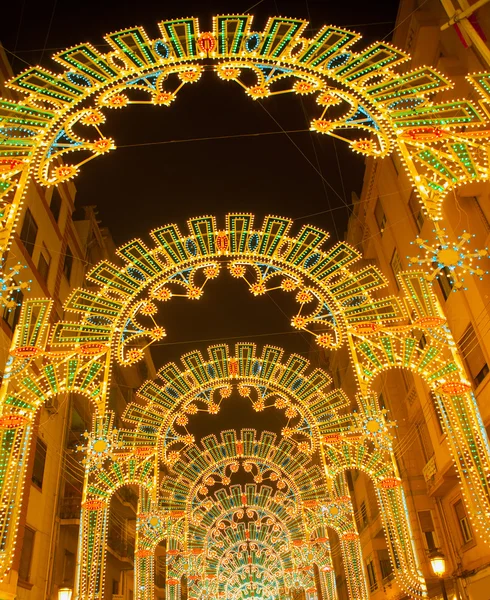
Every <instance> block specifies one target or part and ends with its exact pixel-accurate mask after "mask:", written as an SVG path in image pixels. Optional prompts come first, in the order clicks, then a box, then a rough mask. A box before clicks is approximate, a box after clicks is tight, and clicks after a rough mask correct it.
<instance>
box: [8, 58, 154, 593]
mask: <svg viewBox="0 0 490 600" xmlns="http://www.w3.org/2000/svg"><path fill="white" fill-rule="evenodd" d="M12 75H13V73H12V71H11V68H10V65H9V61H8V59H7V56H6V53H5V51H4V50H3V48H1V47H0V95H1V96H2V97H3V98H7V99H9V98H10V99H11V98H13V97H14V94H13V92H12V91H11V90H9V89H7V88H5V86H4V85H3V82H4V81H5V80H7V79H9V78H10V77H12ZM75 198H76V188H75V186H74V185H73V184H72V183H65V184H60V185H59V186H56V187H53V188H49V189H48V188H43V187H41V186H38V185H33V186H29V192H28V196H27V197H26V198H25V200H24V208H23V211H22V214H21V216H20V219H19V223H18V226H17V232H16V234H15V239H14V243H13V244H12V247H11V249H10V251H9V253H8V257H7V259H6V271H7V272H9V270H10V268H11V267H12V268H13V269H14V270H18V269H17V267H18V264H19V263H21V264H22V265H27V267H26V268H21V269H19V272H18V274H16V275H14V282H15V283H16V284H18V286H19V290H18V291H16V292H14V294H13V297H12V301H9V302H7V303H5V302H3V305H2V306H1V307H0V317H1V318H0V364H2V365H4V364H6V362H7V359H8V351H9V348H10V346H11V343H12V336H13V334H14V330H15V325H16V324H17V321H18V319H19V315H20V303H21V301H22V299H23V297H26V298H28V297H34V298H36V297H46V298H51V299H52V300H53V301H54V314H55V316H54V320H53V324H54V322H55V321H56V320H59V319H61V318H63V315H64V313H63V304H64V302H65V300H66V299H67V297H68V296H69V294H70V293H71V291H72V290H73V289H74V288H76V287H78V286H81V285H84V284H85V276H86V274H87V272H88V271H90V269H91V267H93V266H94V265H95V264H96V263H98V262H99V261H100V260H101V259H103V258H106V257H111V258H112V257H113V254H114V251H115V246H114V243H113V241H112V238H111V236H110V233H109V232H108V231H107V229H104V228H103V227H101V226H100V224H99V222H98V220H97V214H96V210H95V209H94V208H93V207H85V208H83V209H79V210H76V207H75ZM22 282H23V283H22ZM154 375H155V372H154V367H153V363H152V362H151V357H150V355H149V354H148V356H147V357H146V360H145V361H144V362H142V363H140V364H139V365H138V366H135V367H130V368H127V369H124V370H120V369H119V370H118V369H116V372H115V373H114V382H113V385H112V393H111V400H110V402H111V408H112V409H113V410H114V412H115V413H116V414H118V415H120V414H122V413H123V411H124V407H125V406H126V404H127V402H129V401H130V400H131V399H132V398H133V394H134V391H135V390H136V389H137V388H138V387H139V386H140V385H141V383H142V382H143V381H144V379H146V378H147V377H150V378H151V377H154ZM92 413H93V407H91V406H90V405H89V404H88V403H87V399H86V398H84V397H81V396H80V397H79V396H77V395H76V394H67V395H65V396H64V397H57V398H56V399H54V400H53V402H51V403H48V404H46V405H44V406H43V408H42V409H41V410H40V412H39V414H38V417H37V426H36V432H35V436H34V439H35V441H34V442H33V444H32V447H31V460H30V465H31V470H30V473H29V475H28V477H27V484H26V487H25V490H24V499H25V502H24V507H25V509H24V512H23V514H22V519H21V523H20V529H19V538H18V541H17V546H16V555H15V562H14V567H13V569H12V571H11V573H10V575H9V577H8V579H7V580H6V581H4V582H2V583H0V599H2V600H11V599H13V598H18V599H19V600H20V599H22V598H26V599H27V598H29V599H30V600H34V599H36V600H42V599H48V598H49V599H51V598H53V599H56V598H58V589H59V588H62V587H64V586H67V587H70V588H73V585H74V578H75V569H76V553H77V545H78V531H79V517H80V505H81V502H82V489H83V480H84V465H83V464H82V458H83V455H82V453H81V452H79V451H77V448H78V447H79V446H80V445H82V444H83V441H84V437H83V434H84V433H85V432H86V431H90V430H91V428H92V416H93V415H92ZM118 425H120V423H118ZM137 498H138V495H137V491H136V490H132V489H129V488H127V489H126V488H124V489H121V490H120V491H119V492H118V493H117V494H116V495H115V497H114V499H113V501H112V502H113V506H112V510H111V515H112V516H111V522H110V526H109V529H110V531H109V538H110V542H109V556H108V561H107V589H106V597H107V598H111V597H112V598H117V597H120V598H125V599H130V598H132V589H133V574H132V568H133V557H134V544H135V519H136V510H137ZM162 585H163V584H162Z"/></svg>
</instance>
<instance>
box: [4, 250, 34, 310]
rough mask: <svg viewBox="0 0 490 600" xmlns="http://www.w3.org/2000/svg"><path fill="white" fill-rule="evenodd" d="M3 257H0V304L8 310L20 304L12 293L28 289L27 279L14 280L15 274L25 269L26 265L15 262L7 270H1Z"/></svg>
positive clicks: (28, 282)
mask: <svg viewBox="0 0 490 600" xmlns="http://www.w3.org/2000/svg"><path fill="white" fill-rule="evenodd" d="M3 262H4V260H3V259H0V306H3V307H5V308H6V309H7V310H8V311H9V312H10V311H11V310H13V309H14V308H15V307H16V306H20V303H19V302H17V300H15V299H14V297H15V296H14V294H15V293H16V292H20V291H21V290H27V291H29V290H30V287H29V284H30V283H31V280H29V281H16V278H17V275H19V273H20V272H21V271H22V269H26V268H27V265H23V264H21V263H17V264H16V265H15V266H13V267H10V268H9V271H8V272H3V271H2V270H1V266H2V263H3Z"/></svg>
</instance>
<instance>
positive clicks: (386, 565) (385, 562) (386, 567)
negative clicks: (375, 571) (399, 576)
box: [378, 548, 393, 579]
mask: <svg viewBox="0 0 490 600" xmlns="http://www.w3.org/2000/svg"><path fill="white" fill-rule="evenodd" d="M378 559H379V568H380V569H381V577H382V578H383V579H387V578H388V577H391V575H392V573H393V567H392V566H391V560H390V555H389V554H388V550H386V548H384V549H383V550H378Z"/></svg>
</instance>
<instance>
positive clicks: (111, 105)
mask: <svg viewBox="0 0 490 600" xmlns="http://www.w3.org/2000/svg"><path fill="white" fill-rule="evenodd" d="M252 21H253V17H252V16H251V15H230V16H226V15H224V16H217V17H214V18H213V21H212V28H211V31H205V32H202V33H201V30H200V25H199V22H198V20H197V19H195V18H186V19H176V20H174V21H164V22H161V23H159V24H158V26H159V29H160V32H159V35H158V36H157V37H156V38H155V39H150V37H149V36H148V34H147V33H146V32H145V31H144V30H143V29H142V28H141V27H136V28H132V29H127V30H123V31H119V32H115V33H111V34H109V35H107V36H106V37H105V40H106V42H107V44H108V46H107V51H106V52H104V51H101V50H99V49H97V48H95V47H94V46H92V45H90V44H81V45H78V46H74V47H72V48H68V49H67V50H64V51H62V52H59V53H57V54H56V55H55V56H54V59H55V60H56V62H57V63H58V64H59V65H61V67H62V69H63V70H62V71H61V72H59V73H53V72H51V71H48V70H46V69H44V68H41V67H32V68H29V69H27V70H26V71H25V72H24V73H21V74H20V75H18V76H16V77H15V78H14V79H12V81H10V83H9V84H8V85H9V87H11V88H12V89H14V90H15V91H16V92H18V93H20V94H21V96H22V97H23V98H22V100H19V101H18V102H12V101H2V102H1V104H0V119H1V120H0V127H1V129H0V131H1V133H2V146H1V148H0V152H2V154H1V155H0V165H1V171H2V173H3V175H4V183H3V184H2V188H1V193H2V196H3V201H4V205H5V208H6V210H5V211H4V213H3V214H4V216H3V219H2V225H3V226H4V228H5V229H6V235H5V236H2V240H5V241H4V242H3V244H4V247H5V245H6V244H8V238H9V235H10V233H11V231H12V228H13V226H14V224H15V221H16V217H17V213H18V208H19V205H20V203H21V201H22V197H23V194H24V191H25V186H26V184H27V183H28V181H29V180H30V178H31V177H32V176H33V177H35V178H36V179H37V180H38V182H40V183H42V184H44V185H52V184H55V183H57V182H60V181H65V180H67V179H71V178H72V177H74V176H75V175H76V174H77V172H78V169H79V167H80V166H81V165H82V164H83V163H84V162H86V161H87V160H90V159H92V158H94V157H96V156H99V155H101V154H105V153H106V152H108V151H110V150H112V149H113V148H114V147H115V143H114V141H113V140H111V139H109V138H106V137H105V136H104V135H103V133H102V131H101V127H102V125H103V123H104V121H105V119H106V116H105V114H104V113H105V111H107V110H110V109H119V108H122V107H124V106H127V105H129V104H131V102H143V103H145V102H146V103H148V104H152V105H155V106H162V105H163V106H168V105H170V104H171V103H172V102H173V101H174V100H175V98H176V94H177V93H178V92H179V91H180V89H181V88H182V87H184V86H185V85H187V84H192V83H194V82H196V81H198V80H199V78H200V77H201V74H202V72H203V69H204V68H205V66H207V65H211V66H213V68H214V70H215V71H216V73H217V74H218V76H219V77H221V78H222V79H224V80H226V81H234V82H236V83H238V84H239V85H241V86H242V87H244V89H245V91H246V92H247V94H248V95H249V96H251V97H252V98H253V99H263V98H266V97H268V96H270V95H271V94H274V93H278V92H279V93H285V92H292V93H295V94H299V95H309V94H312V95H315V98H316V101H317V104H318V113H317V115H316V118H314V119H313V120H312V123H311V127H312V129H313V130H314V131H317V132H319V133H324V134H328V135H335V136H336V137H337V138H339V137H340V138H341V139H344V140H345V141H346V142H347V143H348V144H350V145H351V147H352V149H353V150H354V151H355V152H359V153H361V154H364V155H366V154H367V155H372V156H385V155H386V154H388V153H390V152H392V151H394V150H395V149H396V150H397V151H398V153H399V155H400V156H401V159H402V161H403V162H404V164H405V166H406V168H407V170H408V173H409V174H410V176H411V178H412V181H413V185H414V187H416V188H417V190H418V193H419V195H420V197H421V199H422V201H423V202H424V205H425V208H426V210H427V212H428V213H429V215H430V216H431V217H432V218H435V219H437V218H440V205H441V200H442V199H443V197H444V196H445V194H446V193H447V192H448V191H449V190H450V189H453V188H455V187H457V186H459V185H461V184H463V183H465V182H467V181H475V180H480V179H487V178H488V159H487V157H486V153H485V152H480V149H482V148H483V146H484V145H485V143H486V141H485V140H486V137H487V135H488V132H487V131H485V128H488V120H487V118H486V115H485V112H484V111H482V110H481V108H480V107H479V106H478V105H477V104H476V103H473V102H471V101H468V100H454V101H446V102H443V103H435V104H434V103H433V102H431V100H430V97H431V96H432V95H433V94H437V93H440V92H441V91H445V90H447V89H449V88H450V87H452V82H451V81H449V80H448V79H447V78H446V77H444V76H442V75H441V74H440V73H438V72H437V71H435V70H434V69H433V68H430V67H419V68H417V69H415V70H412V71H408V72H406V73H402V74H400V73H399V72H397V71H398V67H399V65H401V64H403V63H404V62H406V61H407V60H408V59H409V58H410V57H409V55H408V54H406V53H404V52H402V51H400V50H398V49H397V48H395V47H393V46H391V45H390V44H387V43H386V42H377V43H374V44H373V45H371V46H370V47H368V48H366V49H365V50H360V51H357V52H356V51H355V50H353V48H352V46H353V45H354V43H355V42H356V41H358V40H359V38H360V36H359V35H358V34H356V33H353V32H351V31H348V30H345V29H340V28H336V27H330V26H325V27H323V28H321V29H320V31H319V32H318V33H317V34H316V35H315V36H314V37H313V38H307V37H306V36H305V31H306V27H307V25H308V23H307V21H304V20H300V19H286V18H282V17H273V18H270V19H269V20H268V22H267V24H266V26H265V28H264V29H263V30H262V31H260V30H259V31H254V30H253V29H252ZM488 77H489V75H488V74H478V75H471V76H469V79H470V81H471V83H472V84H473V86H474V87H475V89H476V90H477V92H478V93H479V94H480V96H481V98H482V102H483V103H488V102H489V98H490V97H489V94H488ZM250 78H252V79H253V80H254V81H253V82H252V83H248V82H246V83H244V80H250ZM468 127H471V129H470V130H468V129H467V128H468ZM482 129H483V130H482ZM76 154H81V155H82V156H81V157H79V158H78V160H77V158H75V156H76ZM60 158H63V159H65V161H67V162H66V164H64V165H60V164H59V159H60ZM73 159H74V160H73ZM70 160H73V163H69V162H68V161H70Z"/></svg>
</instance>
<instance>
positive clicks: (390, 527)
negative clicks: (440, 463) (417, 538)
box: [376, 477, 427, 598]
mask: <svg viewBox="0 0 490 600" xmlns="http://www.w3.org/2000/svg"><path fill="white" fill-rule="evenodd" d="M376 492H377V495H378V500H379V503H380V506H381V519H382V521H383V526H384V531H385V536H386V543H387V546H388V550H389V553H390V558H391V562H392V566H393V573H394V574H395V577H396V579H397V582H398V584H399V586H400V587H401V588H402V589H403V590H404V591H405V592H406V593H407V594H409V595H410V596H411V597H413V598H425V597H426V595H427V594H426V585H425V580H424V578H423V576H422V572H421V570H420V568H419V564H418V559H417V555H416V553H415V546H414V543H413V539H412V531H411V528H410V524H409V519H408V509H407V506H406V502H405V495H404V492H403V488H402V486H401V482H400V480H399V479H398V478H396V477H387V478H385V479H384V480H383V481H382V482H380V483H379V484H378V485H377V487H376Z"/></svg>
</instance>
